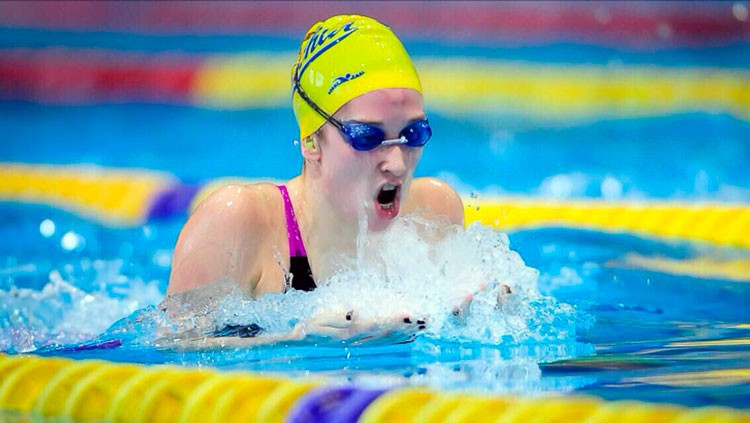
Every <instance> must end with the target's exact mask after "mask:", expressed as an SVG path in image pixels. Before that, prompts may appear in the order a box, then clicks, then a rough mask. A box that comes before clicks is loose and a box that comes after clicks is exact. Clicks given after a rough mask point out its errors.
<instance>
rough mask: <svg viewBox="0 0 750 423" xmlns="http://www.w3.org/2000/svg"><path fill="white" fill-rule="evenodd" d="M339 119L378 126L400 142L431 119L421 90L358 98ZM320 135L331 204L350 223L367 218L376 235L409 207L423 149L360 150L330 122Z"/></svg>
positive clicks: (378, 92)
mask: <svg viewBox="0 0 750 423" xmlns="http://www.w3.org/2000/svg"><path fill="white" fill-rule="evenodd" d="M334 117H335V118H337V119H339V120H341V121H343V122H347V121H356V122H361V123H367V124H371V125H375V126H378V127H380V128H381V129H383V130H384V131H385V134H386V137H387V139H394V138H398V137H399V134H400V133H401V131H402V130H403V129H404V128H405V127H406V126H407V125H408V124H409V123H411V122H414V121H416V120H420V119H424V118H425V112H424V102H423V100H422V94H420V93H419V92H418V91H416V90H413V89H408V88H384V89H379V90H376V91H372V92H369V93H366V94H363V95H361V96H359V97H356V98H354V99H352V100H351V101H349V102H348V103H346V104H345V105H344V106H342V107H341V108H340V109H339V110H338V111H337V112H336V113H335V114H334ZM320 135H321V136H320V139H321V142H320V144H321V145H320V148H321V163H320V166H321V176H322V187H321V189H322V191H323V193H324V195H325V196H326V197H327V199H328V201H329V202H330V203H331V204H332V205H334V207H336V208H338V209H339V210H338V211H339V213H340V214H341V215H342V216H343V217H344V218H346V219H349V220H354V221H356V220H358V219H360V218H361V217H362V216H365V217H366V218H367V225H368V228H369V229H370V230H374V231H378V230H382V229H384V228H386V227H387V226H388V224H389V223H390V222H391V221H392V220H393V219H394V218H395V217H396V216H398V215H399V212H400V211H401V208H402V207H403V204H404V203H405V200H406V198H407V196H408V193H409V186H410V184H411V180H412V177H413V174H414V169H415V168H416V166H417V163H418V162H419V159H420V157H421V156H422V148H423V147H408V146H404V145H386V146H380V147H378V148H376V149H374V150H371V151H357V150H355V149H354V148H352V146H351V145H349V143H348V142H347V141H346V140H345V139H344V138H343V136H342V134H341V133H340V132H339V131H338V130H337V129H336V128H335V127H334V126H333V125H331V124H330V123H327V124H325V125H324V126H323V127H322V128H321V133H320Z"/></svg>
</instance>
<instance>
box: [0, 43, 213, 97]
mask: <svg viewBox="0 0 750 423" xmlns="http://www.w3.org/2000/svg"><path fill="white" fill-rule="evenodd" d="M71 53H73V55H72V56H71ZM201 63H202V60H200V59H198V58H189V57H186V56H175V55H172V54H161V55H144V54H134V53H123V52H116V53H114V52H111V51H104V50H80V49H76V50H72V51H71V50H69V49H63V48H60V49H44V50H38V51H35V50H28V49H8V50H0V99H5V100H9V99H10V100H15V99H30V100H36V101H41V102H45V103H65V104H70V103H79V102H80V103H90V102H91V100H92V99H96V101H97V102H105V103H106V102H113V101H114V102H119V101H138V102H160V103H179V104H188V103H189V102H190V95H191V90H192V87H193V80H194V78H195V74H196V72H197V70H198V69H199V67H200V65H201Z"/></svg>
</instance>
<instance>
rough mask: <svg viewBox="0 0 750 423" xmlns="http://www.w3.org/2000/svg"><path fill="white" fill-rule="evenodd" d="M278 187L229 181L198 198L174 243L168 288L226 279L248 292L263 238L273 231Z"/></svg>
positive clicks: (256, 276)
mask: <svg viewBox="0 0 750 423" xmlns="http://www.w3.org/2000/svg"><path fill="white" fill-rule="evenodd" d="M279 198H280V194H278V188H277V187H276V186H275V185H273V184H268V183H260V184H232V185H225V186H222V187H221V188H218V189H216V190H215V191H213V192H212V193H211V194H209V195H208V196H207V197H206V198H205V199H203V200H202V201H201V202H200V204H199V205H198V206H197V207H196V208H195V210H194V211H193V213H192V214H191V215H190V217H189V218H188V221H187V222H186V223H185V226H184V227H183V229H182V232H181V233H180V236H179V238H178V240H177V245H176V246H175V251H174V256H173V261H172V272H171V275H170V281H169V288H168V292H169V293H174V292H179V291H185V290H188V289H193V288H197V287H199V286H202V285H206V284H209V283H212V282H217V281H218V280H222V279H231V280H234V281H235V282H237V283H239V284H240V286H241V287H242V288H243V289H244V290H246V291H248V292H253V291H254V289H255V285H256V284H257V282H258V280H259V279H260V276H261V266H259V263H260V261H262V260H264V258H263V257H261V255H262V254H261V252H262V251H263V245H264V243H266V242H268V241H269V240H272V239H274V237H276V236H277V235H276V232H278V231H279V228H278V226H279V224H280V223H283V220H282V219H283V215H282V217H281V218H279V217H278V214H279V210H281V212H282V213H283V208H282V207H281V206H280V205H279V204H280V200H279Z"/></svg>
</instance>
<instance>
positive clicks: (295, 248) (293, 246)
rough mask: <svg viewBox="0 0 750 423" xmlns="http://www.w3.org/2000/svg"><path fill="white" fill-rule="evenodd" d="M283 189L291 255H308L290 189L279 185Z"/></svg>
mask: <svg viewBox="0 0 750 423" xmlns="http://www.w3.org/2000/svg"><path fill="white" fill-rule="evenodd" d="M278 187H279V191H281V197H282V198H283V199H284V214H285V215H286V236H287V239H288V240H289V257H307V251H305V244H304V243H303V242H302V235H301V234H300V232H299V225H298V224H297V218H296V217H295V216H294V207H292V200H290V199H289V191H287V189H286V186H284V185H278Z"/></svg>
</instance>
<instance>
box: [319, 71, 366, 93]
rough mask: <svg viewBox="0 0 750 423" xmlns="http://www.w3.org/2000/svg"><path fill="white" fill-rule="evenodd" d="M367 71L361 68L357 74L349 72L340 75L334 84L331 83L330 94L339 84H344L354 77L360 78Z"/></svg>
mask: <svg viewBox="0 0 750 423" xmlns="http://www.w3.org/2000/svg"><path fill="white" fill-rule="evenodd" d="M364 74H365V71H363V70H361V71H359V72H357V73H355V74H353V75H352V74H351V73H347V74H346V75H344V76H339V77H338V78H336V79H334V80H333V84H331V88H329V89H328V94H330V93H332V92H333V90H335V89H336V87H338V86H339V85H341V84H343V83H344V82H347V81H351V80H352V79H355V78H359V77H360V76H362V75H364Z"/></svg>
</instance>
